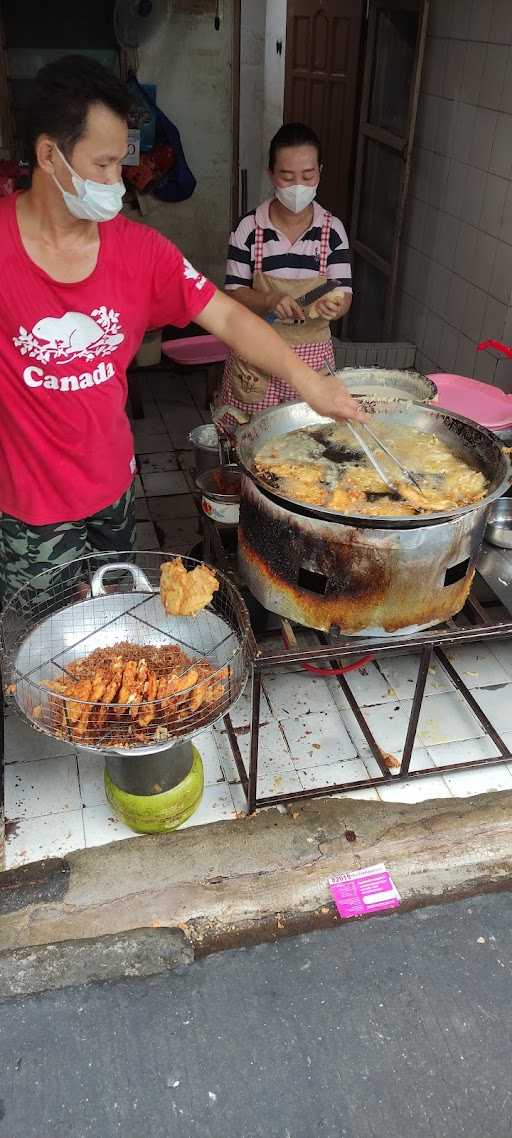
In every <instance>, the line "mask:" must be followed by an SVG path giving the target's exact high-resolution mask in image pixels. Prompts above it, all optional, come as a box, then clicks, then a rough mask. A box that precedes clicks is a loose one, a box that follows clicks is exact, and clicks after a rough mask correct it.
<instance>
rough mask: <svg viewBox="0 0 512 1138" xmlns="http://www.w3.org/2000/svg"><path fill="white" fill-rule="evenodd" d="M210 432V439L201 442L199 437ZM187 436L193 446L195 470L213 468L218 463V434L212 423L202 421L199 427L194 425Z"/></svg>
mask: <svg viewBox="0 0 512 1138" xmlns="http://www.w3.org/2000/svg"><path fill="white" fill-rule="evenodd" d="M210 432H211V439H212V441H211V442H210V441H208V442H204V441H203V442H202V441H201V438H203V439H204V438H205V437H208V434H209V433H210ZM214 436H215V438H214ZM188 437H189V441H190V442H191V443H192V446H193V447H194V465H195V468H196V470H197V471H198V472H201V471H203V470H214V469H215V467H216V466H218V465H219V435H218V431H217V428H216V426H215V425H214V423H203V424H201V426H200V427H194V429H193V431H190V434H189V436H188ZM213 440H214V441H213Z"/></svg>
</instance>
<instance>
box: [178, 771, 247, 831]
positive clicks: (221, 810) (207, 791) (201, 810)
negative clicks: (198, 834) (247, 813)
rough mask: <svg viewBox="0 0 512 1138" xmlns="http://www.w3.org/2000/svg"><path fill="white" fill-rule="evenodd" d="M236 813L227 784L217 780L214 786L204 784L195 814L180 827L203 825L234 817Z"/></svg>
mask: <svg viewBox="0 0 512 1138" xmlns="http://www.w3.org/2000/svg"><path fill="white" fill-rule="evenodd" d="M236 815H237V811H236V810H235V806H234V803H233V799H232V797H231V792H230V789H229V786H228V784H227V783H226V782H219V783H216V784H215V785H214V786H205V788H204V793H203V797H202V799H201V804H200V806H199V807H198V809H197V810H196V811H195V814H192V817H191V818H189V819H188V821H187V822H184V824H183V826H180V829H181V830H186V829H190V828H191V827H192V826H204V825H205V824H207V823H208V822H222V821H225V820H226V819H228V818H236Z"/></svg>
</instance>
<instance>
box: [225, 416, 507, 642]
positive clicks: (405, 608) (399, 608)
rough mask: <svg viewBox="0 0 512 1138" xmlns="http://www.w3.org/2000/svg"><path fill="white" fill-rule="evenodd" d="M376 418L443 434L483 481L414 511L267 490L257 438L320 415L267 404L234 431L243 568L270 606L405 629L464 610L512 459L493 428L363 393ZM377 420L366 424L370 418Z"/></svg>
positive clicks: (320, 621)
mask: <svg viewBox="0 0 512 1138" xmlns="http://www.w3.org/2000/svg"><path fill="white" fill-rule="evenodd" d="M363 407H364V408H365V409H366V411H367V412H368V414H369V415H371V416H372V418H373V420H374V425H375V431H376V433H377V434H378V432H379V422H381V423H382V421H383V420H384V419H385V420H386V422H389V421H390V420H391V422H392V423H396V424H397V425H399V426H400V427H402V428H403V427H404V426H406V427H407V426H409V427H411V428H414V429H418V430H420V431H422V432H423V433H424V434H425V438H428V436H430V435H432V434H434V433H435V434H436V435H438V436H439V437H440V438H441V439H443V441H445V442H447V443H448V445H449V446H450V447H451V448H452V449H453V450H454V451H455V452H457V454H459V455H460V456H461V457H463V458H464V457H466V458H467V459H468V460H469V462H470V463H473V464H476V465H477V466H478V468H479V469H481V470H482V471H483V472H484V474H485V476H486V478H487V480H488V484H489V485H488V491H487V494H486V496H485V498H483V499H482V501H480V502H475V503H473V504H471V505H468V506H464V507H458V508H454V509H453V510H446V511H438V512H435V513H434V512H433V513H429V514H421V515H417V516H411V517H402V516H400V517H397V516H395V517H392V516H381V515H380V514H379V516H378V517H371V516H368V515H360V514H359V515H358V514H351V515H343V514H341V513H334V512H332V511H329V510H328V509H326V508H323V507H321V506H308V505H305V504H304V503H302V502H300V501H299V500H298V499H294V498H292V497H289V496H287V495H286V494H284V493H283V492H282V491H281V490H280V489H279V487H277V488H275V489H271V488H270V487H269V485H268V484H267V483H266V482H265V481H264V480H263V479H262V478H260V477H259V475H258V474H257V473H256V472H255V469H254V460H255V457H256V455H257V453H258V451H259V449H260V447H261V446H263V444H264V443H266V442H268V441H271V440H275V439H276V438H279V437H280V436H282V435H286V434H288V432H289V431H294V430H297V429H298V428H300V427H307V426H312V425H317V424H318V425H320V424H325V423H327V422H328V421H329V420H327V419H325V418H322V417H321V416H320V415H317V414H316V413H315V412H314V411H312V410H311V408H310V407H308V406H307V404H306V403H294V404H288V405H285V406H282V407H274V408H273V409H272V410H270V411H265V412H263V413H262V414H261V415H258V416H255V418H254V419H253V420H252V421H251V422H250V423H249V424H248V425H247V426H245V427H243V428H242V429H241V430H240V431H239V433H238V438H237V446H238V452H239V457H240V463H241V466H242V468H243V470H244V472H245V473H244V476H243V479H242V493H241V505H240V527H239V535H238V539H239V544H238V553H239V567H240V572H241V576H242V578H243V580H244V581H245V582H246V584H247V585H248V586H249V588H250V590H251V592H252V593H253V595H254V596H255V597H256V599H257V600H258V601H259V602H260V604H262V605H263V606H264V607H265V608H267V609H270V610H271V611H272V612H275V613H278V614H279V615H280V616H284V617H287V618H288V619H291V620H295V621H298V622H299V623H301V624H304V625H307V626H309V627H311V628H317V629H323V630H325V631H329V630H330V629H332V628H337V629H340V630H342V631H343V632H344V633H346V634H349V635H356V636H359V635H366V636H368V635H371V636H388V635H398V636H403V635H405V634H406V633H409V632H410V633H412V632H416V631H418V630H419V629H424V628H429V627H430V626H431V625H434V624H438V623H440V622H442V621H445V620H448V619H450V618H451V617H453V616H454V615H455V613H457V612H460V610H461V608H462V607H463V605H464V603H465V601H466V599H467V596H468V594H469V590H470V587H471V582H472V580H473V577H474V573H475V568H476V563H477V559H478V555H479V551H480V548H481V545H482V541H483V535H484V531H485V525H486V520H487V514H488V511H489V507H490V504H491V502H492V501H493V500H494V499H495V498H498V497H500V495H502V494H503V493H504V491H505V490H506V489H507V488H508V486H509V485H510V482H511V467H510V462H509V459H508V456H507V455H505V454H504V453H503V452H502V450H501V447H500V445H499V442H498V440H497V439H496V438H495V436H494V435H492V434H491V433H490V431H487V430H485V429H484V428H483V427H478V426H477V425H476V423H472V422H471V421H470V420H468V419H463V418H461V417H460V416H455V415H451V414H448V413H447V412H446V411H442V410H440V409H439V408H433V407H425V406H423V405H422V404H419V403H412V402H405V401H403V402H399V401H396V400H392V401H386V400H372V401H363ZM372 425H373V424H372Z"/></svg>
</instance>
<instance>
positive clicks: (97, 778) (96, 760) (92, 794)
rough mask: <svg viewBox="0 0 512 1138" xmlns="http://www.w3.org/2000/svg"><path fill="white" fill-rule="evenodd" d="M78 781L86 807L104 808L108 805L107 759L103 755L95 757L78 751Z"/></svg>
mask: <svg viewBox="0 0 512 1138" xmlns="http://www.w3.org/2000/svg"><path fill="white" fill-rule="evenodd" d="M77 758H78V781H79V784H80V798H81V800H82V803H83V805H84V806H103V805H105V804H106V799H105V784H104V781H103V775H104V772H105V759H104V758H103V755H95V754H93V753H92V752H91V751H80V750H79V751H78V753H77Z"/></svg>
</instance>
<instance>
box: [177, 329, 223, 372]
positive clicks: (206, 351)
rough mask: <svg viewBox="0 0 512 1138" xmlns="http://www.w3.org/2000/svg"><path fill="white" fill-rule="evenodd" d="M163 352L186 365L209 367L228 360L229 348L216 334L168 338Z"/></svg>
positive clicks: (178, 362)
mask: <svg viewBox="0 0 512 1138" xmlns="http://www.w3.org/2000/svg"><path fill="white" fill-rule="evenodd" d="M162 352H163V354H164V356H168V358H169V359H170V360H173V362H174V363H176V364H182V365H183V366H184V367H207V366H208V364H218V363H223V361H224V360H227V358H228V355H229V348H228V347H227V344H223V343H222V340H218V339H217V337H216V336H187V337H186V338H185V339H184V340H166V341H165V343H163V344H162Z"/></svg>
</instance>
